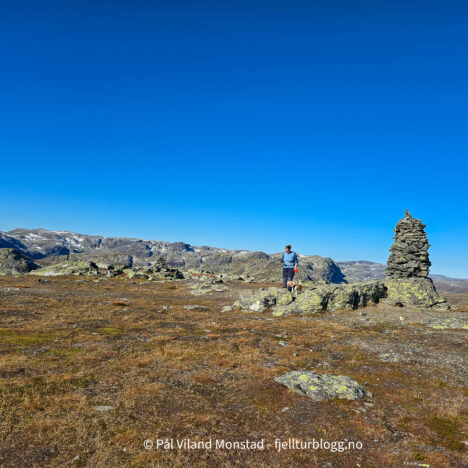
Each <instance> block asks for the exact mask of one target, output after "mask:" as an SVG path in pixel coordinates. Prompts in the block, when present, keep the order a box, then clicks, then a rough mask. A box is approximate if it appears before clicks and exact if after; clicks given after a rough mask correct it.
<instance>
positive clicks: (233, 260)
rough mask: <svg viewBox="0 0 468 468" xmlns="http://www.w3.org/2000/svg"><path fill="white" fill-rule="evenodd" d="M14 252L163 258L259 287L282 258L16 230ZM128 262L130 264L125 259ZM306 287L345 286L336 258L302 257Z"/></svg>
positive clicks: (10, 243)
mask: <svg viewBox="0 0 468 468" xmlns="http://www.w3.org/2000/svg"><path fill="white" fill-rule="evenodd" d="M6 247H7V248H14V249H16V250H17V251H18V252H20V253H21V254H23V255H27V256H29V257H30V258H32V259H34V260H41V259H42V261H41V262H39V263H43V264H44V265H50V264H52V263H61V262H63V261H64V260H66V259H67V258H71V259H74V260H84V261H92V262H94V263H96V264H99V263H105V262H108V263H109V259H111V258H112V257H114V258H115V257H116V256H120V257H121V258H119V259H115V261H117V262H118V264H127V265H128V266H136V267H150V266H151V265H152V264H153V263H154V262H155V261H157V260H158V258H160V257H162V258H163V259H164V260H165V261H166V263H167V265H169V266H171V267H174V268H178V269H183V270H205V271H209V272H211V273H224V274H229V275H231V276H242V277H244V278H248V277H255V279H256V280H258V281H276V278H277V276H278V268H280V263H279V259H280V254H274V255H268V254H266V253H264V252H251V251H248V250H227V249H219V248H215V247H207V246H201V247H195V246H191V245H189V244H186V243H183V242H172V243H171V242H162V241H148V240H142V239H129V238H123V237H99V236H87V235H83V234H75V233H72V232H66V231H47V230H44V229H32V230H26V229H15V230H13V231H9V232H0V248H6ZM123 257H125V258H123ZM300 258H301V259H300V261H301V270H300V276H299V279H300V280H301V281H314V282H325V283H341V282H343V278H344V277H343V274H342V273H341V271H340V269H339V267H338V266H337V265H336V263H335V262H334V261H333V260H332V259H331V258H323V257H319V256H317V255H310V256H301V257H300Z"/></svg>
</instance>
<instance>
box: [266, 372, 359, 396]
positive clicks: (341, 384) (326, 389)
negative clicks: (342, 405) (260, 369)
mask: <svg viewBox="0 0 468 468" xmlns="http://www.w3.org/2000/svg"><path fill="white" fill-rule="evenodd" d="M274 380H275V381H276V382H278V383H280V384H283V385H285V386H286V387H288V388H290V389H291V390H292V391H294V392H296V393H300V394H302V395H307V396H308V397H310V398H312V399H313V400H315V401H324V400H330V399H332V398H342V399H346V400H357V399H358V398H364V397H365V396H366V391H365V389H364V387H362V386H361V385H360V384H359V383H358V382H356V381H355V380H353V379H351V378H350V377H346V376H343V375H327V374H318V373H317V372H311V371H304V372H301V371H292V372H288V373H287V374H284V375H282V376H280V377H275V379H274Z"/></svg>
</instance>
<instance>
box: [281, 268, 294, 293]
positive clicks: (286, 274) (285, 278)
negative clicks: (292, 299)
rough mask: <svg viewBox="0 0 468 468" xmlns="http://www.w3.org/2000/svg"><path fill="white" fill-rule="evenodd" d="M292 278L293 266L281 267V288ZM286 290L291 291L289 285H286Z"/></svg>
mask: <svg viewBox="0 0 468 468" xmlns="http://www.w3.org/2000/svg"><path fill="white" fill-rule="evenodd" d="M293 278H294V268H283V288H285V287H286V286H288V281H292V280H293ZM288 291H291V287H290V286H288Z"/></svg>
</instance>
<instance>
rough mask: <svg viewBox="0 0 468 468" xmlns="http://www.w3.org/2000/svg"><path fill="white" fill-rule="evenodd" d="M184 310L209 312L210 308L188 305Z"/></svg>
mask: <svg viewBox="0 0 468 468" xmlns="http://www.w3.org/2000/svg"><path fill="white" fill-rule="evenodd" d="M184 309H187V310H195V309H199V310H207V309H208V307H205V306H202V305H186V306H184Z"/></svg>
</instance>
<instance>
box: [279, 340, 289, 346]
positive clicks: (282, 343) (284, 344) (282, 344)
mask: <svg viewBox="0 0 468 468" xmlns="http://www.w3.org/2000/svg"><path fill="white" fill-rule="evenodd" d="M278 344H279V345H280V346H288V344H287V343H286V341H283V340H281V341H278Z"/></svg>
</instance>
